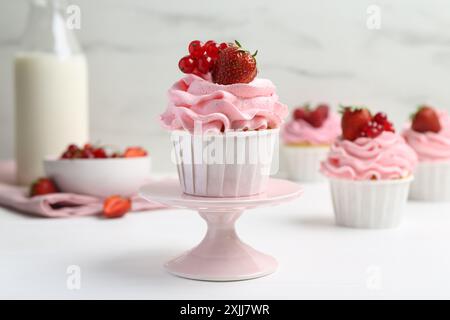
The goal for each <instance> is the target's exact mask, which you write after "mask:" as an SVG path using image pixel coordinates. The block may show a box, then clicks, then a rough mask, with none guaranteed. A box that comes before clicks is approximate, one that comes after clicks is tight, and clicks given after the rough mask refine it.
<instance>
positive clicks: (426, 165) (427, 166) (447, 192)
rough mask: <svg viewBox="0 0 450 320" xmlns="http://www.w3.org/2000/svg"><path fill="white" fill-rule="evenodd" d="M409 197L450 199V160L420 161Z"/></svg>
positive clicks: (422, 199)
mask: <svg viewBox="0 0 450 320" xmlns="http://www.w3.org/2000/svg"><path fill="white" fill-rule="evenodd" d="M409 198H410V199H411V200H420V201H450V162H420V163H419V164H418V165H417V167H416V170H415V172H414V181H413V183H412V184H411V189H410V192H409Z"/></svg>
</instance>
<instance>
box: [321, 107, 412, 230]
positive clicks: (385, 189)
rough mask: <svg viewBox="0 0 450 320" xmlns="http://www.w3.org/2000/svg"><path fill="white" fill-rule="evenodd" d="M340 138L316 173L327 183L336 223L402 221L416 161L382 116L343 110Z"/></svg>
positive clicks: (385, 224)
mask: <svg viewBox="0 0 450 320" xmlns="http://www.w3.org/2000/svg"><path fill="white" fill-rule="evenodd" d="M342 113H343V114H342V122H341V126H342V136H341V137H339V138H338V139H337V140H336V141H335V143H334V144H333V145H332V147H331V150H330V152H329V154H328V157H327V159H326V160H325V161H324V162H322V165H321V171H322V173H324V174H325V175H326V176H327V177H328V178H329V180H330V187H331V193H332V198H333V206H334V212H335V216H336V223H337V224H338V225H343V226H348V227H355V228H391V227H395V226H397V225H398V224H399V223H400V221H401V217H402V212H403V208H404V206H405V204H406V201H407V197H408V190H409V186H410V184H411V181H412V179H413V170H414V167H415V166H416V164H417V156H416V153H415V152H414V150H413V149H412V148H411V147H409V146H408V145H407V144H406V142H405V140H404V139H403V137H402V136H400V135H399V134H396V133H395V129H394V126H393V125H392V123H391V122H390V121H389V120H388V118H387V116H386V114H384V113H380V112H379V113H376V114H375V115H372V113H371V112H370V111H369V110H368V109H367V108H365V107H343V109H342Z"/></svg>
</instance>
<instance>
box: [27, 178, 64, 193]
mask: <svg viewBox="0 0 450 320" xmlns="http://www.w3.org/2000/svg"><path fill="white" fill-rule="evenodd" d="M56 192H59V191H58V188H57V187H56V185H55V183H54V182H53V181H52V180H50V179H49V178H39V179H37V180H36V181H35V182H33V183H32V184H31V187H30V196H31V197H34V196H42V195H45V194H49V193H56Z"/></svg>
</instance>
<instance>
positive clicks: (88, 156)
mask: <svg viewBox="0 0 450 320" xmlns="http://www.w3.org/2000/svg"><path fill="white" fill-rule="evenodd" d="M81 158H83V159H91V158H95V156H94V153H93V152H92V149H83V151H81Z"/></svg>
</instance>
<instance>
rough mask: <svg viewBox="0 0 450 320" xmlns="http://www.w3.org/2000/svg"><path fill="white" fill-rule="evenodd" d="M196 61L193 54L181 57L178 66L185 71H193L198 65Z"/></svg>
mask: <svg viewBox="0 0 450 320" xmlns="http://www.w3.org/2000/svg"><path fill="white" fill-rule="evenodd" d="M196 62H197V61H196V60H194V59H192V57H191V56H185V57H183V58H181V59H180V62H178V68H180V70H181V71H182V72H184V73H192V71H194V69H195V67H196V66H197V63H196Z"/></svg>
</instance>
